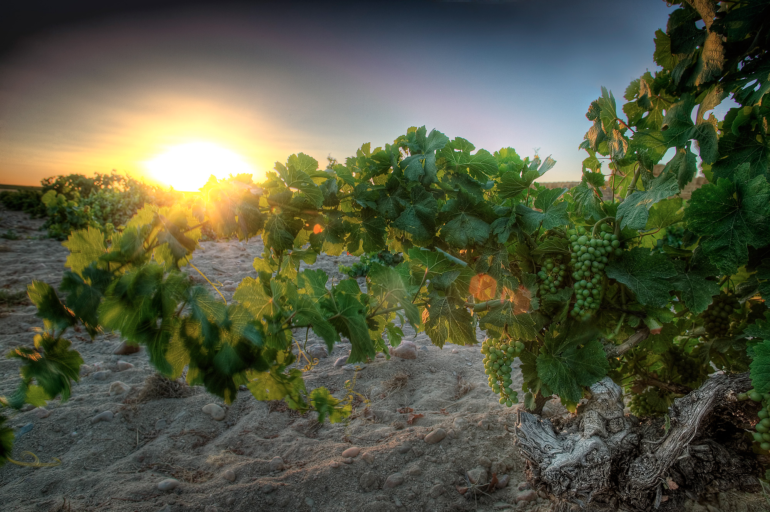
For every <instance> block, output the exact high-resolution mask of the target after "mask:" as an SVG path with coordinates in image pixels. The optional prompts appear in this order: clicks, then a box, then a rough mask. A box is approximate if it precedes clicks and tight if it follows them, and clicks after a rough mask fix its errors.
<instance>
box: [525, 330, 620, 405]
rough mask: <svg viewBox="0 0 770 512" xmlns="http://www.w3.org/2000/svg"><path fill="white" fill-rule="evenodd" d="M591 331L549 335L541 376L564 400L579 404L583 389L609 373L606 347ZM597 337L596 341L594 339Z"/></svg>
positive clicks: (539, 361)
mask: <svg viewBox="0 0 770 512" xmlns="http://www.w3.org/2000/svg"><path fill="white" fill-rule="evenodd" d="M594 336H595V333H591V332H588V331H583V332H578V333H577V334H573V333H570V331H568V330H565V331H564V332H563V333H561V334H559V335H558V336H556V337H553V336H552V334H551V333H550V332H549V333H547V334H546V338H545V344H544V346H543V352H541V353H540V354H539V355H538V356H537V375H538V377H539V378H540V380H541V381H542V382H543V383H544V384H545V385H546V386H548V388H550V390H551V391H552V392H554V393H556V394H557V395H559V397H561V398H562V399H563V400H565V399H566V400H568V401H569V402H573V403H577V402H578V401H579V400H580V399H581V398H582V396H583V392H582V389H581V386H590V385H591V384H594V383H595V382H598V381H599V380H601V379H602V378H603V377H604V376H605V375H607V372H608V371H609V368H610V367H609V362H608V361H607V355H606V354H605V353H604V348H603V347H602V344H601V343H600V342H599V341H598V340H597V339H595V338H594ZM592 338H593V339H592Z"/></svg>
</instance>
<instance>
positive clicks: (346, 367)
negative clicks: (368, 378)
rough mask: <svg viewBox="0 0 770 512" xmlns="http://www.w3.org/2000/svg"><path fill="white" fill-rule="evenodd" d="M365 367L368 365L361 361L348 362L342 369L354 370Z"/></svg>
mask: <svg viewBox="0 0 770 512" xmlns="http://www.w3.org/2000/svg"><path fill="white" fill-rule="evenodd" d="M364 368H366V365H365V364H360V363H356V364H346V365H345V366H343V367H342V369H343V370H345V371H346V372H354V371H356V370H363V369H364Z"/></svg>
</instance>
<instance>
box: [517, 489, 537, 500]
mask: <svg viewBox="0 0 770 512" xmlns="http://www.w3.org/2000/svg"><path fill="white" fill-rule="evenodd" d="M536 499H537V493H536V492H535V491H533V490H532V489H530V490H528V491H522V492H520V493H519V495H518V496H516V501H535V500H536Z"/></svg>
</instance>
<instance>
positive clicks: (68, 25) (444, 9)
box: [0, 0, 719, 184]
mask: <svg viewBox="0 0 770 512" xmlns="http://www.w3.org/2000/svg"><path fill="white" fill-rule="evenodd" d="M142 5H143V3H142ZM671 10H673V8H670V7H667V5H666V4H665V3H664V2H662V1H656V0H650V1H648V2H638V1H631V0H596V1H585V2H574V1H573V2H563V1H546V0H543V1H539V2H519V1H509V2H491V1H489V2H456V1H446V2H438V1H433V2H432V1H413V2H407V3H399V2H377V1H369V2H356V3H351V2H334V3H324V2H315V3H305V2H273V3H266V4H261V5H260V6H257V7H255V6H252V5H249V4H241V3H234V4H217V6H216V7H213V6H206V5H200V4H196V5H185V4H182V3H180V2H174V3H173V5H170V6H167V7H166V8H154V9H152V10H146V9H143V8H141V7H138V8H129V7H126V9H124V10H119V11H117V12H110V13H105V14H104V15H101V16H94V15H90V16H88V17H87V18H86V17H85V16H83V19H73V18H72V16H70V17H69V18H67V19H66V20H64V19H63V20H62V21H61V23H55V22H54V23H52V24H51V25H50V26H47V27H45V29H44V30H39V31H37V32H34V31H31V32H30V33H29V34H26V35H25V37H24V38H19V39H18V40H17V41H15V44H14V46H13V47H8V48H6V51H5V52H3V53H2V54H1V55H2V56H1V57H0V183H18V184H35V183H37V182H39V180H40V179H41V178H43V177H46V176H50V175H53V174H66V173H71V172H79V173H83V174H91V173H93V172H109V171H110V170H111V169H116V170H118V171H123V172H129V173H132V174H134V175H140V176H141V175H142V173H143V172H144V169H145V167H144V162H146V161H148V160H150V159H152V158H153V157H155V156H157V155H159V154H162V153H163V152H165V151H166V150H168V149H169V148H172V147H174V146H176V145H179V144H184V143H187V142H191V141H206V142H211V143H215V144H218V145H220V146H222V147H225V148H227V149H229V150H231V151H233V152H235V153H237V154H238V155H241V156H242V157H243V159H244V160H245V161H246V162H247V163H248V164H249V165H250V166H252V168H253V169H254V171H255V174H256V175H257V177H258V176H259V175H260V174H261V173H263V172H264V171H265V170H269V169H271V168H272V167H273V164H274V162H275V161H276V160H278V161H285V160H286V158H287V157H288V155H290V154H291V153H295V152H300V151H302V152H305V153H307V154H310V155H311V156H313V157H315V158H316V159H318V160H319V161H320V162H321V163H322V164H325V158H326V156H327V155H329V154H331V155H332V156H334V157H336V158H337V159H339V160H344V158H345V157H347V156H350V155H353V154H354V152H355V150H356V148H358V147H359V146H360V145H361V144H362V143H365V142H371V143H372V145H373V146H378V145H383V144H385V143H390V142H392V141H393V139H394V138H396V137H397V136H398V135H401V134H403V133H405V132H406V129H407V128H408V127H409V126H422V125H426V126H427V128H428V129H429V130H430V129H433V128H436V129H438V130H440V131H442V132H444V133H445V134H446V135H448V136H449V137H455V136H461V137H464V138H466V139H468V140H470V141H471V142H473V143H474V144H475V145H476V147H477V148H485V149H488V150H490V151H495V150H498V149H500V148H501V147H506V146H511V147H514V148H515V149H516V150H517V151H518V152H519V153H520V154H522V155H524V156H527V155H529V156H531V155H533V154H534V150H535V149H536V148H539V153H540V155H541V156H543V157H544V156H547V155H552V156H553V158H554V159H556V161H557V165H556V167H554V169H553V170H551V171H550V172H549V174H547V175H546V176H545V177H544V178H546V179H547V180H548V181H562V180H576V179H579V176H580V169H581V164H580V163H581V161H582V159H583V158H584V154H583V153H582V152H581V151H579V150H578V149H577V147H578V144H579V143H580V142H581V141H582V139H583V135H584V133H585V132H586V130H587V129H588V128H589V127H590V123H589V122H588V121H587V120H586V119H585V112H586V110H587V108H588V105H589V104H590V102H591V101H592V100H594V99H596V98H597V97H598V96H599V94H600V87H601V86H602V85H604V86H606V87H608V88H609V89H611V90H612V91H613V93H614V95H615V97H616V98H618V100H619V101H618V103H619V104H622V102H623V101H624V100H623V99H622V95H623V92H624V90H625V87H626V86H627V85H628V83H629V82H630V81H631V80H633V79H635V78H638V77H639V76H640V75H641V74H642V73H644V72H645V70H647V69H649V70H654V69H655V68H656V67H655V64H654V62H653V60H652V54H653V51H654V44H653V37H654V32H655V30H656V29H658V28H663V29H664V28H665V24H666V21H667V17H668V13H669V12H671ZM53 18H54V21H55V16H54V17H53ZM717 113H719V112H717ZM219 171H221V170H214V169H212V172H215V173H216V172H219Z"/></svg>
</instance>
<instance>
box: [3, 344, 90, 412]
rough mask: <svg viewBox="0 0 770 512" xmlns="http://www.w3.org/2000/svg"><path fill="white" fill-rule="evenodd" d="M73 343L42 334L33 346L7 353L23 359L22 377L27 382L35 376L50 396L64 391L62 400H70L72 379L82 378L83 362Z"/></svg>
mask: <svg viewBox="0 0 770 512" xmlns="http://www.w3.org/2000/svg"><path fill="white" fill-rule="evenodd" d="M70 345H71V343H70V341H69V340H66V339H64V338H54V337H53V336H52V335H51V334H49V333H43V334H38V335H36V336H35V348H34V349H31V348H27V347H19V348H16V349H14V350H13V351H11V352H10V353H9V354H8V356H9V357H12V358H16V359H21V360H22V361H23V362H24V363H23V366H22V367H21V376H22V377H23V378H24V380H25V381H26V382H29V381H31V380H32V379H35V381H37V384H38V385H39V386H40V387H41V388H43V390H44V391H45V393H46V395H48V396H49V397H51V398H53V397H56V396H57V395H59V394H61V397H62V400H67V399H69V397H70V393H71V389H72V387H71V382H70V381H72V380H74V381H76V382H77V381H78V380H79V378H80V365H82V364H83V358H82V357H80V354H78V352H77V351H75V350H70Z"/></svg>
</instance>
